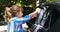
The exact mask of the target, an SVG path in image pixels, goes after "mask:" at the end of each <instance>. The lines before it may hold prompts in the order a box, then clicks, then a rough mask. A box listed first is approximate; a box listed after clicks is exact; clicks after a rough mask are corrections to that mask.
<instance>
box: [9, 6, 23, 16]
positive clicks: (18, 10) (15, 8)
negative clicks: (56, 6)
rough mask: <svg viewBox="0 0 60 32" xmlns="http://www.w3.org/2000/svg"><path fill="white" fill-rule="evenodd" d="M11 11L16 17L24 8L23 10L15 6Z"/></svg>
mask: <svg viewBox="0 0 60 32" xmlns="http://www.w3.org/2000/svg"><path fill="white" fill-rule="evenodd" d="M10 10H11V11H10V12H11V14H12V17H15V16H16V13H17V12H20V11H23V8H21V7H19V6H17V5H13V6H11V7H10Z"/></svg>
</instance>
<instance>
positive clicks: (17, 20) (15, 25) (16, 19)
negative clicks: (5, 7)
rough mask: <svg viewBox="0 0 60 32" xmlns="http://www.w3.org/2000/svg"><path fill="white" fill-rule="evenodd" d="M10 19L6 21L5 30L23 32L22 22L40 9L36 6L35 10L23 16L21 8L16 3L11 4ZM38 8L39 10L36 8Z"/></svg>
mask: <svg viewBox="0 0 60 32" xmlns="http://www.w3.org/2000/svg"><path fill="white" fill-rule="evenodd" d="M10 9H11V11H10V12H11V15H12V17H11V19H10V20H9V22H8V30H7V32H23V30H22V24H23V23H26V22H27V21H28V20H30V19H33V18H34V17H36V15H37V14H39V13H40V11H41V9H39V8H37V9H36V11H34V12H32V13H30V14H29V15H26V16H24V17H22V16H23V9H22V8H21V7H19V6H17V5H13V6H12V7H11V8H10ZM38 9H39V10H38Z"/></svg>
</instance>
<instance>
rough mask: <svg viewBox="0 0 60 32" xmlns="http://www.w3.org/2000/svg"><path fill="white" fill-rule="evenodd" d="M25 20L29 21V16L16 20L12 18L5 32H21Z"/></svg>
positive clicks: (16, 18)
mask: <svg viewBox="0 0 60 32" xmlns="http://www.w3.org/2000/svg"><path fill="white" fill-rule="evenodd" d="M27 20H30V16H29V15H26V16H25V17H22V18H18V17H13V18H11V19H10V21H9V22H8V30H7V32H23V29H22V24H23V23H26V22H27Z"/></svg>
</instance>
